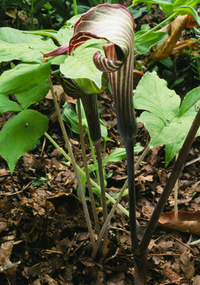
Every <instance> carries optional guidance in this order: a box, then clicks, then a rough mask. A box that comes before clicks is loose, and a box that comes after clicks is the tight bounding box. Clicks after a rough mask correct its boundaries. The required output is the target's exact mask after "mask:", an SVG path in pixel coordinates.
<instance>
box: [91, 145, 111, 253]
mask: <svg viewBox="0 0 200 285" xmlns="http://www.w3.org/2000/svg"><path fill="white" fill-rule="evenodd" d="M93 144H94V146H95V149H96V155H97V161H98V172H99V178H100V186H101V201H102V207H103V222H104V223H105V221H106V219H107V215H108V212H107V204H106V190H105V185H104V175H103V165H102V157H101V140H98V141H96V142H93ZM107 243H108V231H105V233H104V235H103V247H102V256H103V257H105V256H106V254H107Z"/></svg>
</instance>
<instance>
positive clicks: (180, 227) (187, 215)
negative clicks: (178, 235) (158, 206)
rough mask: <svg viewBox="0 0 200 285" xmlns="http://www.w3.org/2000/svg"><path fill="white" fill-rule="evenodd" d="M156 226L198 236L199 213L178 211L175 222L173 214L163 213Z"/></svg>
mask: <svg viewBox="0 0 200 285" xmlns="http://www.w3.org/2000/svg"><path fill="white" fill-rule="evenodd" d="M158 225H160V226H163V227H167V228H170V229H174V230H177V231H180V232H187V233H192V234H196V235H200V211H196V212H186V211H179V212H178V218H177V220H176V219H175V217H174V212H168V213H163V214H162V215H161V217H160V219H159V221H158Z"/></svg>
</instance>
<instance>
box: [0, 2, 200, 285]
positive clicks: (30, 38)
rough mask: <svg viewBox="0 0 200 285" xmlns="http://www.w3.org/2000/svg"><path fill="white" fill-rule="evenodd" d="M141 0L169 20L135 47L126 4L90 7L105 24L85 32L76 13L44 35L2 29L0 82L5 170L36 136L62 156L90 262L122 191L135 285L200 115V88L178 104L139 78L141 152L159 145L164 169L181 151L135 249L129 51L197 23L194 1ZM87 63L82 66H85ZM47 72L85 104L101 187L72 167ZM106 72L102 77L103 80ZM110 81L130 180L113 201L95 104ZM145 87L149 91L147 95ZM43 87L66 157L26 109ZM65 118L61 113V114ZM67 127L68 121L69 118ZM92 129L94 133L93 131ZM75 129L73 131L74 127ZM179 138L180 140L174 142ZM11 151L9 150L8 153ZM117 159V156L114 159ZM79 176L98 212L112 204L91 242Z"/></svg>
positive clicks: (160, 86) (142, 278) (152, 79)
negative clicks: (79, 206) (76, 194)
mask: <svg viewBox="0 0 200 285" xmlns="http://www.w3.org/2000/svg"><path fill="white" fill-rule="evenodd" d="M139 2H140V1H133V5H136V4H137V3H139ZM144 2H145V3H147V4H148V8H150V6H151V5H152V4H153V3H156V4H159V5H160V6H161V7H162V9H163V10H164V11H165V12H166V14H167V15H168V18H167V20H165V21H164V22H162V23H161V24H159V25H158V26H157V27H155V28H153V29H151V30H149V31H141V32H137V33H136V34H135V46H133V26H134V21H133V18H132V15H131V13H130V12H129V11H128V10H127V9H126V8H125V7H124V6H118V5H117V6H115V5H109V4H103V5H101V6H99V7H98V8H97V7H94V8H93V9H92V10H91V12H90V14H89V15H91V17H93V12H94V11H96V9H99V12H101V11H104V13H103V18H102V19H101V18H100V19H99V23H98V25H97V26H96V24H95V21H94V23H93V22H92V21H91V23H90V26H89V27H88V26H84V24H83V26H82V21H81V20H82V19H83V17H85V16H88V14H85V15H83V16H82V18H81V20H79V19H80V15H76V16H75V17H73V18H72V19H71V20H69V21H68V22H67V24H66V26H64V27H63V28H61V29H60V30H59V31H58V32H57V31H54V30H51V31H48V30H43V31H36V32H33V33H28V32H22V31H16V30H14V29H12V28H1V29H0V60H1V62H2V63H3V65H2V71H3V72H2V75H1V76H0V86H1V89H0V96H1V97H0V98H1V105H0V113H1V114H3V113H5V112H7V111H13V112H16V115H15V116H14V117H13V119H11V120H9V121H7V122H6V123H5V125H4V126H3V128H2V130H1V132H0V155H1V156H2V157H3V158H4V159H5V160H6V161H7V163H8V166H9V168H10V171H11V173H13V171H14V168H15V165H16V163H17V161H18V159H19V157H21V156H22V155H23V154H24V153H25V152H27V151H28V150H29V149H30V148H31V147H32V146H33V144H34V143H35V142H36V141H37V139H38V138H39V137H41V136H42V135H43V134H45V135H46V137H47V138H48V139H49V140H50V141H51V142H52V143H53V144H54V145H55V146H56V147H57V148H58V149H59V150H60V151H61V152H62V153H63V155H64V156H65V157H66V158H67V159H68V160H69V161H70V162H72V164H73V168H74V171H75V174H76V177H77V180H78V185H79V191H80V196H81V200H82V203H83V209H84V213H85V217H86V221H87V226H88V231H89V233H90V239H91V244H92V247H93V255H92V256H93V257H94V258H95V257H96V253H97V250H98V248H99V245H100V244H101V242H102V237H104V245H103V251H102V252H101V254H102V255H103V256H105V252H106V242H105V241H106V235H107V234H106V232H107V225H108V222H109V220H110V219H111V217H112V214H113V212H114V210H115V208H116V207H117V206H118V207H119V206H120V205H119V204H118V203H119V201H120V198H121V196H122V195H123V193H124V191H125V190H126V189H127V186H128V189H129V205H130V206H129V216H130V228H131V236H132V237H131V239H132V248H133V254H134V266H135V284H137V285H139V284H145V283H146V255H147V248H148V244H149V242H150V240H151V237H152V234H153V232H154V230H155V227H156V224H157V222H158V219H159V217H160V215H161V213H162V211H163V209H164V206H165V204H166V202H167V199H168V197H169V195H170V192H171V190H172V188H173V186H174V184H175V182H176V180H177V178H178V175H179V172H180V170H181V168H182V166H183V164H184V161H185V158H186V155H187V153H188V151H189V148H190V146H191V143H192V141H193V139H194V137H195V135H196V133H197V130H198V127H199V121H200V120H199V117H200V111H199V108H197V105H198V104H199V103H200V101H199V100H200V95H199V94H200V92H199V91H200V89H199V88H196V89H193V90H192V91H190V92H189V93H188V94H187V95H186V97H185V99H184V100H183V102H182V103H181V104H180V99H179V97H178V96H177V95H176V94H175V92H174V91H172V90H170V89H168V88H167V87H166V85H167V83H166V82H165V81H164V80H161V79H159V77H158V76H157V75H156V73H146V74H145V75H144V77H143V78H142V80H141V81H140V83H139V85H138V86H137V89H136V91H135V96H134V104H135V108H136V109H142V110H145V111H143V112H142V114H141V116H140V117H139V118H138V121H140V122H143V123H144V125H145V127H146V129H147V130H148V131H149V134H150V137H151V141H150V146H148V148H147V149H146V150H148V149H149V148H150V147H153V146H156V145H163V144H164V145H165V146H166V165H167V164H168V163H169V162H170V161H171V159H172V158H173V157H174V156H175V155H176V154H177V152H178V151H179V150H180V153H179V157H178V159H177V161H176V163H175V166H174V169H173V171H172V174H171V177H170V178H169V180H168V182H167V184H166V187H165V190H164V191H163V194H162V195H161V197H160V200H159V202H158V204H157V206H156V208H155V211H154V212H153V214H152V217H151V219H150V222H149V224H148V226H147V228H146V231H145V233H144V235H143V238H142V240H141V242H140V243H138V237H137V227H138V224H137V221H136V218H135V204H136V193H135V185H134V137H135V135H136V132H137V127H136V121H135V117H134V108H133V92H132V89H133V86H132V70H133V50H134V49H135V51H136V52H137V53H145V52H147V51H149V49H150V48H151V47H152V46H153V45H155V44H156V43H158V42H159V41H161V40H163V39H164V38H165V37H166V33H165V32H157V31H156V30H157V29H158V28H159V27H160V26H162V25H164V24H165V23H166V22H168V21H169V20H171V19H172V18H173V17H175V16H177V15H178V14H188V13H189V14H192V15H193V17H194V18H195V19H196V21H197V22H198V23H199V18H198V15H197V13H196V10H195V9H194V6H195V5H196V4H197V2H198V1H184V5H183V4H182V1H171V2H170V3H168V2H166V1H144ZM74 3H75V2H74ZM74 6H75V5H74ZM116 8H117V9H118V10H117V13H120V17H119V18H121V19H124V22H123V23H120V22H119V21H118V18H117V17H116V10H115V9H116ZM119 8H120V9H119ZM131 8H132V7H130V9H131ZM123 13H124V14H123ZM105 15H106V16H107V18H106V17H105ZM110 20H112V21H113V22H114V23H115V24H116V25H114V26H113V29H112V30H111V31H109V32H108V33H106V29H105V25H107V22H106V21H110ZM124 23H125V24H124ZM101 25H102V29H100V32H99V30H95V29H96V28H99V26H101ZM118 25H119V26H118ZM120 28H121V30H120ZM121 31H123V32H122V33H123V35H121ZM125 32H126V33H125ZM127 35H128V36H127ZM49 37H51V38H53V39H54V40H56V42H57V43H58V44H60V45H61V46H60V47H57V46H56V45H55V44H54V42H53V40H52V39H50V38H49ZM81 37H82V39H81ZM52 50H54V51H52ZM41 51H42V52H43V53H44V54H45V56H48V60H47V62H46V60H45V61H44V56H43V54H42V53H41ZM86 62H87V64H85V63H86ZM5 63H6V64H5ZM9 67H10V68H9ZM5 69H6V70H5ZM51 69H52V70H54V71H53V72H52V74H55V75H56V76H57V75H59V76H60V75H62V80H61V81H62V83H63V86H64V88H67V90H68V91H69V92H71V96H73V97H76V98H78V102H79V99H81V100H82V102H83V106H84V110H85V115H86V118H87V124H88V125H87V127H88V129H89V135H90V136H91V140H92V142H93V144H94V145H95V148H96V151H97V160H98V163H100V164H99V165H98V169H99V170H100V172H99V177H100V179H99V182H100V186H101V187H99V186H98V185H96V183H94V181H93V180H92V179H91V178H90V177H88V176H87V175H86V174H85V173H84V172H83V170H82V169H80V168H79V167H77V165H76V162H75V159H74V156H73V153H72V150H71V148H70V144H69V140H68V137H67V133H66V130H65V126H64V123H63V120H62V117H61V114H60V112H59V107H58V104H57V101H56V96H55V93H54V90H53V85H52V81H51V78H50V73H51ZM106 74H108V77H107V75H106ZM108 80H109V82H110V84H111V88H112V92H113V95H114V100H115V108H116V113H117V120H118V129H119V133H120V135H121V136H122V138H123V140H124V144H125V149H126V158H127V167H128V177H129V178H128V182H126V183H125V185H124V187H123V189H122V190H121V191H120V194H119V195H118V197H117V200H116V201H115V200H114V199H113V198H111V197H109V195H108V194H107V193H105V190H104V186H105V185H104V178H103V176H102V173H103V172H102V170H101V168H102V161H101V159H100V158H101V153H100V151H99V150H100V140H101V132H100V130H101V128H100V122H99V117H98V110H97V109H96V105H95V104H96V95H95V94H97V93H100V92H102V91H103V90H104V89H105V88H106V86H107V81H108ZM63 81H64V82H63ZM22 82H23V84H22ZM124 82H128V84H124ZM146 86H149V88H148V92H147V89H146ZM49 88H50V89H51V92H52V96H53V100H54V103H55V108H56V111H57V114H58V120H59V123H60V125H61V129H62V132H63V136H64V139H65V142H66V144H67V147H68V151H69V156H68V155H67V154H66V153H65V152H63V150H62V149H60V148H59V146H58V145H57V144H56V142H55V141H53V139H52V138H51V137H49V135H48V134H47V133H46V131H47V128H48V119H47V117H46V116H44V115H43V114H41V113H39V112H38V111H35V110H32V109H30V107H31V105H32V104H34V103H36V102H39V101H40V100H42V99H43V98H44V97H45V95H46V93H47V91H48V90H49ZM11 94H12V96H13V95H14V100H13V97H10V95H11ZM149 97H151V100H149ZM79 103H80V102H79ZM88 104H90V105H88ZM80 106H81V105H80V104H79V107H78V108H79V111H78V114H79V118H78V121H79V130H80V135H81V126H82V123H81V114H82V118H83V121H84V120H85V117H84V114H83V113H82V111H81V108H80ZM88 106H89V107H91V106H93V109H92V110H93V112H90V108H88ZM65 115H66V114H65V113H64V115H63V116H65ZM93 116H94V117H93ZM70 122H71V123H72V120H71V121H70ZM93 123H95V126H97V127H96V128H94V125H93ZM85 125H86V124H85ZM191 125H192V126H191ZM190 126H191V128H190ZM73 128H74V129H75V128H76V127H75V124H74V125H73ZM97 128H99V133H98V134H97V132H96V130H97ZM88 129H87V132H88ZM177 133H178V134H179V135H178V136H177ZM91 146H92V144H91ZM10 149H13V150H14V151H13V152H12V154H11V152H10ZM140 150H141V149H140ZM120 151H121V150H120ZM116 152H118V155H119V158H121V157H122V153H123V157H124V150H123V151H122V153H121V152H119V151H116ZM145 153H146V152H144V154H145ZM112 155H113V154H111V155H110V157H111V156H112ZM115 155H117V154H116V153H115ZM142 157H143V156H142ZM109 159H111V158H109V157H108V158H105V160H104V163H106V162H108V160H109ZM114 159H116V157H115V158H112V160H114ZM96 168H97V165H96V164H95V163H94V166H93V169H95V170H96ZM80 173H81V175H83V176H84V177H85V176H87V178H88V181H90V182H91V185H93V186H95V188H96V190H97V191H98V193H99V194H100V195H101V199H102V197H103V196H104V198H103V199H102V200H103V201H104V202H103V204H104V210H105V209H107V205H106V198H107V199H109V201H111V202H112V203H113V202H114V206H113V208H112V210H111V212H110V213H109V214H108V215H107V213H106V211H107V210H105V215H104V224H103V227H102V228H101V230H100V229H99V230H98V227H99V226H98V224H96V225H95V228H96V230H97V232H98V240H97V242H96V241H95V240H94V236H93V229H92V223H91V221H90V217H89V213H88V209H87V204H86V200H85V195H84V189H83V185H82V184H83V183H82V180H81V177H80ZM120 208H122V207H120ZM126 214H128V213H126Z"/></svg>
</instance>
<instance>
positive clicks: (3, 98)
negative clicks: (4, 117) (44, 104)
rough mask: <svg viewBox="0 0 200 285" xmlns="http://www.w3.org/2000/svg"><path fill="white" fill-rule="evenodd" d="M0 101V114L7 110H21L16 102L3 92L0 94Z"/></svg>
mask: <svg viewBox="0 0 200 285" xmlns="http://www.w3.org/2000/svg"><path fill="white" fill-rule="evenodd" d="M0 102H1V104H0V114H3V113H5V112H7V111H13V112H20V111H21V110H22V109H21V107H20V106H19V105H18V104H17V103H16V102H14V101H12V100H10V99H9V98H8V96H7V95H5V94H0Z"/></svg>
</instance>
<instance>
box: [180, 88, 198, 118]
mask: <svg viewBox="0 0 200 285" xmlns="http://www.w3.org/2000/svg"><path fill="white" fill-rule="evenodd" d="M199 100H200V87H197V88H194V89H192V90H191V91H190V92H188V93H187V95H186V96H185V97H184V99H183V102H182V104H181V108H180V110H179V114H178V116H179V117H181V116H183V115H184V114H185V113H186V112H188V111H189V110H190V109H191V108H193V109H194V108H195V110H196V111H197V110H198V109H199V106H200V105H199V104H198V101H199Z"/></svg>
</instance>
